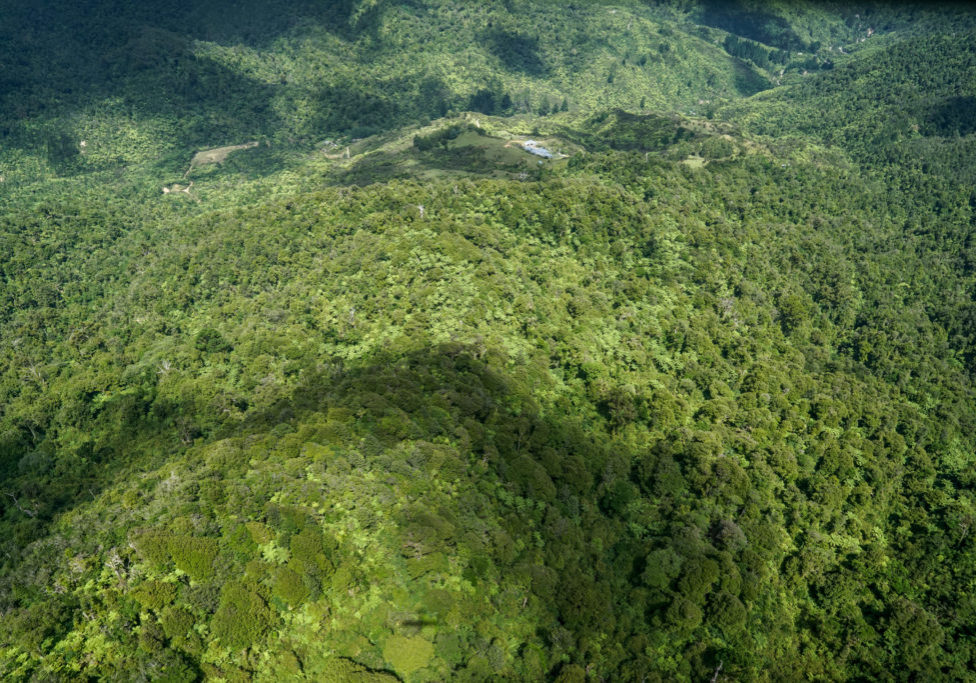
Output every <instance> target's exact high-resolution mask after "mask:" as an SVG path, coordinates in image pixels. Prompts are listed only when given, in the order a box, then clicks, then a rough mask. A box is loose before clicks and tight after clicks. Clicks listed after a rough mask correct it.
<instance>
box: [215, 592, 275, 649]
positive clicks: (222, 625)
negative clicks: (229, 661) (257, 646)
mask: <svg viewBox="0 0 976 683" xmlns="http://www.w3.org/2000/svg"><path fill="white" fill-rule="evenodd" d="M256 588H257V587H256V586H253V585H249V584H247V583H243V582H240V581H230V582H228V583H226V584H225V585H224V587H223V588H222V589H221V591H220V605H219V606H218V607H217V611H216V612H215V613H214V616H213V620H212V621H211V622H210V628H211V629H212V630H213V633H214V635H215V636H216V637H217V639H218V640H219V641H220V642H221V644H223V645H226V646H227V647H231V648H237V649H240V648H246V647H248V646H249V645H251V644H252V643H254V642H255V641H256V640H258V639H259V638H261V637H262V636H263V635H264V634H265V632H266V631H267V630H268V628H269V627H270V626H271V613H270V611H269V610H268V606H267V604H266V603H265V601H264V599H263V598H262V597H261V596H260V595H259V594H258V593H257V590H256Z"/></svg>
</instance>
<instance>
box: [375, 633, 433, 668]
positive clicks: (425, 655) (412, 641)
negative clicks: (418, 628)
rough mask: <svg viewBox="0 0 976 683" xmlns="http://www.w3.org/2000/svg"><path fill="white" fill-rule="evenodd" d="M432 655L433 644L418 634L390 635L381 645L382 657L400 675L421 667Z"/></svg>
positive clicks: (425, 664)
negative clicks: (409, 635)
mask: <svg viewBox="0 0 976 683" xmlns="http://www.w3.org/2000/svg"><path fill="white" fill-rule="evenodd" d="M433 656H434V646H433V645H432V644H431V643H430V641H428V640H426V639H424V638H421V637H420V636H413V637H407V636H391V637H389V638H387V640H386V644H385V645H383V658H384V659H386V661H387V662H389V663H390V666H391V667H392V668H393V670H394V671H396V672H397V673H398V674H400V675H401V676H410V674H412V673H413V672H414V671H417V670H418V669H423V668H424V667H425V666H427V663H428V662H430V658H431V657H433Z"/></svg>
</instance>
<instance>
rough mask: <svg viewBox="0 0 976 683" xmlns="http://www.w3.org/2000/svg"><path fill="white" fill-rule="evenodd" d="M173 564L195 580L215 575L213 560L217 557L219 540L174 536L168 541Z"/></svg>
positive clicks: (203, 579)
mask: <svg viewBox="0 0 976 683" xmlns="http://www.w3.org/2000/svg"><path fill="white" fill-rule="evenodd" d="M168 546H169V552H170V555H171V556H172V558H173V564H175V565H176V568H177V569H180V570H182V571H184V572H186V573H187V574H189V576H190V578H191V579H193V580H195V581H205V580H206V579H209V578H210V577H212V576H213V562H214V559H215V558H216V557H217V541H216V540H214V539H212V538H194V537H192V536H172V537H170V539H169V542H168Z"/></svg>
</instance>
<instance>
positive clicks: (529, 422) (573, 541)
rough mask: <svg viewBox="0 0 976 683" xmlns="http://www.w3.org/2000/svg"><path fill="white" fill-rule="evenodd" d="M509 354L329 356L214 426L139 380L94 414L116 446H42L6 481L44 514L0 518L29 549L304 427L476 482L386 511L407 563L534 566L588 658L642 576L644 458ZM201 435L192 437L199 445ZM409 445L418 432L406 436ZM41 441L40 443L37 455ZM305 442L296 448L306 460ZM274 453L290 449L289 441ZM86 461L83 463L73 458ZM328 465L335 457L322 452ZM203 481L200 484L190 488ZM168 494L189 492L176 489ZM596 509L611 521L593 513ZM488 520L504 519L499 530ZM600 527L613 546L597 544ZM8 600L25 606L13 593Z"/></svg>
mask: <svg viewBox="0 0 976 683" xmlns="http://www.w3.org/2000/svg"><path fill="white" fill-rule="evenodd" d="M504 364H505V361H504V359H502V358H495V357H493V354H492V353H491V352H490V351H488V350H486V349H485V348H483V347H480V348H479V347H471V346H466V345H461V344H444V345H439V346H436V347H433V348H430V349H425V350H421V351H415V352H408V353H404V354H384V355H380V356H378V357H376V358H374V359H372V361H371V362H370V363H369V364H367V365H364V366H362V367H356V368H348V369H347V368H345V367H343V364H342V363H341V362H333V363H331V364H325V365H322V366H319V367H316V368H315V369H309V370H307V371H305V372H303V373H302V378H303V379H302V381H301V383H300V384H299V385H298V386H297V387H296V388H295V389H294V390H293V391H291V392H290V393H289V394H288V395H286V396H282V397H281V398H280V399H279V400H278V401H276V402H275V403H274V404H273V405H271V406H269V407H267V408H265V409H262V410H260V411H257V412H253V413H251V414H250V415H249V416H248V417H247V418H246V419H245V420H244V422H243V423H233V424H232V423H230V422H227V423H225V424H224V425H223V426H219V425H216V426H215V427H214V428H212V429H209V430H208V429H207V428H205V427H202V426H201V425H202V424H203V423H206V422H208V421H211V420H212V419H213V418H212V416H211V418H207V419H203V420H199V419H197V418H196V417H195V416H193V415H192V414H188V413H189V408H188V406H189V405H191V404H192V403H193V401H192V397H187V400H186V403H185V404H180V405H177V404H172V403H169V402H166V401H162V400H156V399H155V398H154V397H153V396H152V395H151V393H148V392H142V393H140V392H133V393H129V394H127V396H128V398H126V399H124V400H122V401H121V402H120V403H119V404H118V405H117V406H113V407H112V408H111V410H110V411H109V412H108V413H107V414H106V415H105V419H106V420H107V421H108V424H107V425H100V426H101V427H102V429H112V430H113V433H114V435H115V439H114V441H111V443H112V444H113V445H112V448H111V449H109V448H103V449H102V450H100V451H98V452H93V451H91V449H89V450H88V451H87V452H85V453H80V452H78V453H64V452H54V451H52V450H51V449H50V448H49V447H46V446H44V444H41V445H40V446H38V447H35V449H34V453H35V455H34V456H32V457H33V460H32V461H31V462H27V463H26V466H27V467H34V468H35V472H31V471H28V470H26V469H24V468H22V469H21V471H20V473H19V474H18V475H17V476H16V477H15V479H16V481H10V482H9V483H8V488H10V489H11V490H12V491H13V492H15V493H16V494H17V495H20V496H23V495H24V493H26V491H25V489H27V488H30V489H31V490H30V492H29V493H33V494H34V495H35V496H43V497H46V498H47V500H46V504H45V507H44V512H43V514H39V515H37V516H36V517H33V518H31V519H30V520H21V521H27V522H29V525H27V526H25V525H23V524H21V525H17V524H16V523H15V522H16V520H15V518H16V517H23V515H22V513H21V512H19V511H18V509H17V508H16V507H15V506H14V505H13V504H11V503H10V501H9V500H4V501H0V506H2V507H0V510H2V511H3V517H4V521H5V522H6V523H5V525H4V526H5V527H7V530H6V531H8V532H9V530H11V528H12V527H13V528H14V530H15V531H16V533H15V539H16V542H17V543H18V544H19V546H20V547H21V548H25V547H27V546H29V545H30V544H31V543H33V542H35V541H38V540H42V539H44V538H46V537H47V535H48V533H49V531H48V529H49V525H50V523H51V521H52V520H53V519H54V518H56V517H57V516H58V515H59V514H61V513H63V512H66V511H67V510H69V509H71V508H73V507H75V506H77V505H79V504H81V503H82V502H86V501H91V500H92V499H94V498H97V497H98V496H99V494H100V493H101V492H102V491H103V490H105V489H106V488H108V487H111V486H112V485H113V484H114V483H115V482H116V481H117V480H118V479H119V478H121V477H131V476H133V475H134V474H136V473H137V472H140V471H143V472H144V471H150V470H152V469H154V468H157V467H159V466H161V465H163V464H164V463H165V462H168V461H175V460H177V459H182V458H184V457H185V454H186V453H187V452H188V451H190V449H194V448H198V447H200V446H203V445H205V444H206V443H211V442H216V441H218V440H221V439H226V438H235V439H236V438H240V437H244V438H245V440H247V441H254V440H255V439H261V438H263V437H267V436H268V435H271V434H287V433H289V432H293V431H297V430H303V431H304V432H305V433H306V434H309V435H310V436H311V440H312V441H315V440H316V439H322V441H321V443H331V444H333V445H334V447H336V448H339V449H341V451H342V453H344V456H343V458H344V460H349V463H350V464H352V465H353V466H355V467H356V468H357V469H358V470H365V471H372V472H375V473H376V475H377V476H378V477H379V478H380V479H384V478H387V479H388V478H390V477H396V478H399V479H400V480H401V481H405V482H407V485H409V486H412V487H413V488H414V489H417V490H422V489H423V487H424V486H426V485H427V484H426V482H427V481H428V480H429V479H430V478H431V477H432V476H438V477H441V478H442V479H444V480H446V481H453V482H456V483H457V485H458V486H459V490H460V491H462V492H468V493H470V494H472V495H475V494H476V495H477V496H478V500H479V501H480V502H478V503H475V502H474V501H471V500H464V499H458V500H453V501H450V502H446V501H449V499H447V498H444V497H443V496H442V497H440V498H438V500H439V502H438V503H437V505H434V504H432V503H431V504H425V505H418V504H411V505H406V506H404V507H403V508H402V509H400V510H399V511H398V512H392V511H391V513H390V514H391V515H393V517H392V519H393V520H394V521H395V522H396V531H395V533H396V534H399V540H400V542H401V543H402V545H403V548H404V550H403V551H402V552H403V556H404V558H405V561H407V562H408V564H409V563H410V562H415V563H416V562H417V561H419V560H420V558H423V557H426V556H428V555H430V554H433V553H446V554H449V555H452V556H457V557H459V558H473V559H471V560H470V561H471V564H470V566H468V567H467V568H466V569H465V570H464V575H465V577H466V578H467V579H468V580H469V581H471V582H472V583H473V584H475V585H480V584H482V583H485V584H486V585H487V584H488V583H490V582H491V581H493V579H492V577H493V576H498V575H501V574H506V573H509V574H510V573H512V572H516V573H518V574H519V575H524V578H525V581H526V582H527V585H531V592H532V594H533V595H534V596H535V599H537V600H538V601H539V605H541V606H542V607H540V609H542V611H543V612H545V613H547V614H548V617H547V620H546V623H543V624H540V626H539V628H540V629H541V631H540V634H541V635H542V636H543V637H544V638H546V639H548V640H550V641H553V642H555V641H557V640H558V641H560V642H562V643H563V644H562V645H561V647H562V648H563V650H564V651H565V652H566V653H567V654H570V655H571V656H572V657H573V659H574V660H575V661H578V662H581V663H585V661H586V658H587V657H592V656H595V651H594V650H592V649H591V648H593V647H598V644H597V639H595V638H596V637H595V636H594V637H590V636H591V635H592V634H597V633H606V634H609V633H614V632H615V629H616V624H618V623H620V617H621V614H619V613H622V611H624V610H626V609H627V607H626V606H625V604H624V602H623V601H624V600H625V595H626V591H625V590H623V587H626V586H627V584H628V582H629V581H631V580H636V579H633V577H635V576H637V575H639V573H640V571H641V567H642V563H643V557H644V554H645V553H646V548H645V547H644V544H643V543H641V542H638V541H636V539H634V538H632V537H631V535H630V534H629V533H628V532H627V530H626V529H627V527H626V524H627V515H628V512H627V510H628V507H627V506H628V505H629V503H630V502H631V501H632V500H633V498H634V496H636V495H638V494H637V487H636V485H634V484H632V483H630V479H631V477H632V474H631V469H630V463H631V460H632V459H633V457H634V456H633V454H632V453H629V452H628V451H627V449H626V448H623V447H621V446H620V444H612V443H611V441H610V440H609V439H607V438H606V435H603V438H601V436H600V430H596V431H594V430H593V429H592V428H587V426H586V425H585V424H582V423H580V422H578V421H576V420H574V419H572V418H569V417H543V416H542V413H541V411H540V409H539V406H538V405H537V403H536V401H535V399H534V397H533V380H532V379H531V378H530V377H528V376H517V375H511V374H507V373H504V372H499V371H498V370H497V369H495V368H496V367H498V366H502V365H504ZM326 415H327V416H328V417H329V421H328V422H327V423H325V424H321V423H317V422H316V421H317V420H319V421H320V420H321V419H322V418H323V416H326ZM317 425H318V426H317ZM91 426H99V425H91ZM285 426H288V428H286V429H283V427H285ZM316 430H319V432H316ZM316 433H319V434H320V436H319V437H315V436H314V435H315V434H316ZM191 440H192V441H195V445H193V446H190V445H189V441H191ZM106 441H107V440H106ZM142 442H145V443H148V444H152V446H151V447H150V448H146V449H144V450H143V451H141V453H142V455H140V456H139V457H138V459H136V460H133V457H132V456H131V455H127V453H131V448H132V444H134V443H136V444H138V443H142ZM403 443H411V444H413V445H412V446H410V447H409V448H406V449H402V448H398V446H399V445H400V444H403ZM448 444H450V445H448ZM8 445H9V444H8ZM42 451H44V452H45V453H44V454H43V456H42V455H36V454H40V453H42ZM167 453H168V455H167ZM301 453H305V451H301ZM301 453H298V452H296V453H295V454H294V457H308V456H303V455H301ZM279 455H281V456H282V457H286V452H285V451H283V452H282V454H279ZM247 457H250V456H246V455H245V454H244V451H241V452H240V454H239V456H227V458H228V459H226V460H222V461H221V462H222V463H223V464H222V465H221V467H224V468H227V470H226V472H224V473H223V474H224V476H217V475H212V474H208V475H206V479H205V480H204V479H201V480H200V481H201V484H202V482H204V481H206V482H208V483H207V486H226V487H232V486H236V484H235V483H234V482H235V480H236V478H235V476H234V475H233V472H234V471H236V470H237V469H238V468H240V467H244V468H245V469H246V468H247V467H248V465H247V462H246V458H247ZM44 458H47V459H49V460H50V462H45V463H44V466H45V467H47V468H49V469H48V470H47V473H46V475H44V480H43V481H41V475H40V474H39V471H40V470H39V469H37V467H38V463H39V462H40V461H41V460H42V459H44ZM237 458H244V459H243V460H241V461H240V462H236V459H237ZM353 458H356V459H353ZM28 459H29V458H28ZM76 460H84V461H87V464H85V465H84V466H81V465H79V466H77V467H76V468H75V469H65V467H66V466H70V464H71V462H73V461H76ZM279 460H280V459H279V457H278V455H276V456H275V462H279ZM280 462H281V463H284V460H280ZM289 462H293V461H289ZM62 463H65V464H66V465H65V466H62ZM202 464H203V463H201V466H202ZM309 466H311V461H310V462H309ZM333 466H338V465H333V464H329V465H328V467H333ZM187 476H189V475H187ZM198 489H199V486H197V485H196V484H194V485H193V490H198ZM227 490H228V491H229V490H230V489H229V488H228V489H227ZM493 491H498V493H493ZM200 495H203V494H202V491H201V494H200ZM253 495H254V501H253V503H252V505H253V507H254V509H255V510H263V509H264V508H265V507H266V506H265V503H266V502H267V498H266V496H265V493H264V492H262V491H261V490H255V491H254V494H253ZM170 497H171V500H169V501H168V504H169V505H171V506H178V505H180V502H179V497H178V494H177V491H175V490H174V491H173V492H172V493H171V494H170ZM221 497H222V496H220V495H218V496H217V499H220V498H221ZM519 501H521V502H519ZM114 504H115V505H118V503H114ZM239 506H240V509H239V512H240V513H241V514H244V515H245V516H248V515H249V514H252V512H251V511H250V510H249V507H250V504H249V503H248V501H246V500H244V501H241V502H240V503H239ZM174 509H175V508H174ZM211 514H217V513H216V512H213V513H211ZM486 515H487V516H488V517H486ZM594 519H599V520H602V521H600V522H599V524H597V525H596V526H593V520H594ZM486 521H489V522H490V523H488V524H487V526H486ZM484 529H498V531H497V532H492V534H490V535H489V534H486V533H483V530H484ZM610 530H613V531H612V533H611V532H610ZM124 532H125V530H124V529H120V530H119V533H124ZM598 532H599V533H602V534H603V535H604V538H603V541H604V543H603V544H598V543H594V542H593V534H594V533H598ZM607 534H609V535H607ZM8 538H11V536H8ZM533 539H539V543H537V542H536V541H535V540H533ZM540 543H541V544H540ZM8 552H9V551H8ZM8 556H9V557H10V560H9V562H10V564H8V567H10V570H11V571H10V572H8V576H16V575H19V572H18V571H17V570H18V569H20V570H21V572H22V571H23V570H24V569H25V567H22V566H20V565H19V563H18V561H17V560H15V559H14V558H15V557H16V553H9V555H8ZM24 557H25V558H26V557H30V555H25V556H24ZM26 561H27V562H28V563H29V562H30V561H31V560H26ZM34 561H36V559H35V560H34ZM11 565H12V566H11ZM4 592H5V591H0V596H2V595H3V593H4ZM7 595H8V596H10V595H11V594H10V593H9V592H8V593H7ZM7 607H16V600H15V601H14V603H13V604H12V605H8V606H7ZM432 609H433V608H432ZM434 616H435V617H436V611H435V614H434ZM567 629H568V630H567ZM567 638H568V639H569V640H567ZM631 658H632V661H631V663H630V664H629V665H627V666H629V667H630V669H631V670H632V671H633V673H637V672H639V671H644V670H646V664H647V662H646V660H644V659H643V653H642V651H640V650H638V651H635V652H634V653H632V654H631Z"/></svg>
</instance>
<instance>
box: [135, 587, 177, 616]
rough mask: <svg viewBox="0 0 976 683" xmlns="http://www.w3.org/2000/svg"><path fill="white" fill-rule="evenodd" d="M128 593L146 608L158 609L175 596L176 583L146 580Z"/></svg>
mask: <svg viewBox="0 0 976 683" xmlns="http://www.w3.org/2000/svg"><path fill="white" fill-rule="evenodd" d="M129 595H131V596H132V597H133V598H135V599H136V601H137V602H138V603H139V604H140V605H142V606H143V607H145V608H146V609H152V610H160V609H162V608H163V607H164V606H165V605H168V604H169V603H171V602H172V601H173V598H175V597H176V584H173V583H167V582H164V581H146V582H145V583H141V584H139V585H138V586H137V587H136V588H134V589H133V590H132V591H131V592H130V593H129Z"/></svg>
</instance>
